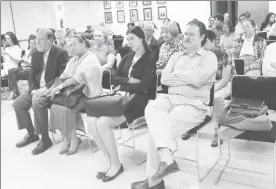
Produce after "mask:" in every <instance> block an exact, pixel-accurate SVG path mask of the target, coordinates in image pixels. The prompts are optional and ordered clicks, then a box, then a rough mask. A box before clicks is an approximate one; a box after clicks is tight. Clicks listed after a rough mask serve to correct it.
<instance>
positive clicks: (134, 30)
mask: <svg viewBox="0 0 276 189" xmlns="http://www.w3.org/2000/svg"><path fill="white" fill-rule="evenodd" d="M129 33H132V34H134V35H136V36H137V37H139V38H140V39H142V40H143V46H144V48H145V51H146V52H147V53H149V54H151V49H150V47H149V45H148V43H147V42H146V38H145V33H144V31H143V29H142V28H141V27H140V26H133V27H132V28H130V29H129V30H128V31H127V34H129Z"/></svg>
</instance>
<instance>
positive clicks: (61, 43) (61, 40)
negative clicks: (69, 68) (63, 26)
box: [55, 30, 72, 57]
mask: <svg viewBox="0 0 276 189" xmlns="http://www.w3.org/2000/svg"><path fill="white" fill-rule="evenodd" d="M55 37H56V41H57V46H58V47H61V48H63V49H65V50H66V51H67V53H68V55H69V57H72V56H71V49H70V42H69V40H65V38H66V33H65V32H64V31H62V30H57V31H56V33H55Z"/></svg>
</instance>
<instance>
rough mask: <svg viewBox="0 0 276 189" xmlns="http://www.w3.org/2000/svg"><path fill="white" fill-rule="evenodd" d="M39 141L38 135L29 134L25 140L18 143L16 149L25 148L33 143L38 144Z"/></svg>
mask: <svg viewBox="0 0 276 189" xmlns="http://www.w3.org/2000/svg"><path fill="white" fill-rule="evenodd" d="M38 140H39V137H38V136H37V135H34V134H29V133H28V134H27V135H26V136H25V137H24V138H23V140H21V141H19V142H18V143H16V145H15V146H16V147H17V148H21V147H24V146H27V145H28V144H31V143H33V142H36V141H38Z"/></svg>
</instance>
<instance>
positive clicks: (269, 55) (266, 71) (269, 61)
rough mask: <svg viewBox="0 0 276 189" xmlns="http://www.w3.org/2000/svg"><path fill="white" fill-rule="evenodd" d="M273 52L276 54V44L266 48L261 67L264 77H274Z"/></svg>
mask: <svg viewBox="0 0 276 189" xmlns="http://www.w3.org/2000/svg"><path fill="white" fill-rule="evenodd" d="M275 52H276V42H274V43H271V44H270V45H268V46H267V48H266V51H265V55H264V59H263V65H262V70H263V71H262V72H263V75H264V76H272V77H276V59H275Z"/></svg>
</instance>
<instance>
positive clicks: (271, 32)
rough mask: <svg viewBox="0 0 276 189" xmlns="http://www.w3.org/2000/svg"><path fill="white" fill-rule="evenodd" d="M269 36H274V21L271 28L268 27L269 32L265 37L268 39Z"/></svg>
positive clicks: (275, 24) (275, 26)
mask: <svg viewBox="0 0 276 189" xmlns="http://www.w3.org/2000/svg"><path fill="white" fill-rule="evenodd" d="M270 36H276V23H274V24H273V25H272V26H271V28H270V30H269V32H268V34H267V38H268V39H270Z"/></svg>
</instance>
